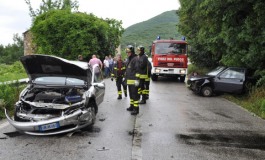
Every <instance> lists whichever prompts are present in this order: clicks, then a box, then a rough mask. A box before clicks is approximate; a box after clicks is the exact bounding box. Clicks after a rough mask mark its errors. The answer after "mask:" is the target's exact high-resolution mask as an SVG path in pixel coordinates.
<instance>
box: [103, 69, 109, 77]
mask: <svg viewBox="0 0 265 160" xmlns="http://www.w3.org/2000/svg"><path fill="white" fill-rule="evenodd" d="M104 76H105V77H109V67H105V68H104Z"/></svg>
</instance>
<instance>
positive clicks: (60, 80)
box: [33, 77, 85, 86]
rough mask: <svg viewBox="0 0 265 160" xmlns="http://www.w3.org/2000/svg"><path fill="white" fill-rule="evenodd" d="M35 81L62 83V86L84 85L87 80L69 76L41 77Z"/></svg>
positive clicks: (44, 83)
mask: <svg viewBox="0 0 265 160" xmlns="http://www.w3.org/2000/svg"><path fill="white" fill-rule="evenodd" d="M33 83H35V84H41V85H60V86H65V85H67V86H68V85H69V86H73V85H74V86H83V85H85V81H84V80H81V79H77V78H68V77H39V78H36V79H35V80H34V81H33Z"/></svg>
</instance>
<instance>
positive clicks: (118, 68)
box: [111, 54, 127, 99]
mask: <svg viewBox="0 0 265 160" xmlns="http://www.w3.org/2000/svg"><path fill="white" fill-rule="evenodd" d="M124 75H125V62H124V61H123V60H122V59H121V55H120V54H118V55H117V61H116V62H115V63H114V66H113V70H112V73H111V81H113V78H114V79H115V81H116V86H117V90H118V98H117V99H122V89H121V86H122V87H123V93H124V96H125V97H127V85H126V83H125V82H124V79H125V77H124Z"/></svg>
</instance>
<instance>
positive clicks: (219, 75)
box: [187, 66, 247, 97]
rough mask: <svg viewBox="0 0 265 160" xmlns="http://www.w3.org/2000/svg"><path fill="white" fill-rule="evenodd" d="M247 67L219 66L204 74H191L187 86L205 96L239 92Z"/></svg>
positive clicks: (243, 82) (242, 89) (242, 88)
mask: <svg viewBox="0 0 265 160" xmlns="http://www.w3.org/2000/svg"><path fill="white" fill-rule="evenodd" d="M246 75H247V69H245V68H239V67H223V66H219V67H217V68H215V69H214V70H212V71H210V72H209V73H207V74H206V75H203V76H200V75H197V76H191V77H190V78H189V79H188V80H187V86H188V88H190V89H191V90H192V91H194V92H195V93H197V94H200V95H202V96H205V97H210V96H212V95H213V94H215V93H234V94H241V93H243V91H244V89H245V87H244V86H245V84H246V82H247V76H246Z"/></svg>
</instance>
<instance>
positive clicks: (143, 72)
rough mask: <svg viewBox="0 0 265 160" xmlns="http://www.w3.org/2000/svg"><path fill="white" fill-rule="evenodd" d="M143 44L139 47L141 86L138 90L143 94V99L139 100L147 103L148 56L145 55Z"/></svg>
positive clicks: (141, 102)
mask: <svg viewBox="0 0 265 160" xmlns="http://www.w3.org/2000/svg"><path fill="white" fill-rule="evenodd" d="M144 49H145V48H144V47H143V46H138V47H137V52H138V55H139V74H140V86H139V90H138V94H139V95H141V97H142V100H141V101H140V102H139V104H145V103H146V94H147V92H146V88H145V79H147V78H148V58H147V56H146V55H145V51H144Z"/></svg>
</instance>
